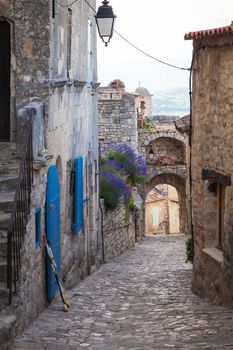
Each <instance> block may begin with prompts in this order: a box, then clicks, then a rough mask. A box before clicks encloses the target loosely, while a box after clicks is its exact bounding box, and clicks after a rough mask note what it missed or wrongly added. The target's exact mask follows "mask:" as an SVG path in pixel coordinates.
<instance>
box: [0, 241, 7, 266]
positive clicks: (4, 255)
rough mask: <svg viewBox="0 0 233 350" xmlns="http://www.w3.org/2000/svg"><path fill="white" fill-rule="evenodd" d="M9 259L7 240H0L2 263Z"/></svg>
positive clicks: (0, 258)
mask: <svg viewBox="0 0 233 350" xmlns="http://www.w3.org/2000/svg"><path fill="white" fill-rule="evenodd" d="M6 259H7V238H0V262H1V261H6Z"/></svg>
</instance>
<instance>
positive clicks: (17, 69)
mask: <svg viewBox="0 0 233 350" xmlns="http://www.w3.org/2000/svg"><path fill="white" fill-rule="evenodd" d="M49 7H50V2H49V0H44V1H29V0H28V1H27V0H25V1H9V0H1V2H0V17H1V18H2V19H4V20H6V21H8V22H9V23H10V26H11V77H10V79H11V101H10V105H11V106H10V109H11V140H15V137H16V127H17V123H16V114H15V111H16V110H18V109H19V108H20V107H22V106H24V105H25V104H26V103H28V102H29V101H30V100H31V98H33V97H35V96H36V97H38V98H40V99H41V100H43V102H44V104H45V106H47V102H48V96H49V95H48V91H49V85H48V82H49V66H48V61H49V55H50V50H49V45H48V42H49V13H50V11H49ZM35 18H36V20H35Z"/></svg>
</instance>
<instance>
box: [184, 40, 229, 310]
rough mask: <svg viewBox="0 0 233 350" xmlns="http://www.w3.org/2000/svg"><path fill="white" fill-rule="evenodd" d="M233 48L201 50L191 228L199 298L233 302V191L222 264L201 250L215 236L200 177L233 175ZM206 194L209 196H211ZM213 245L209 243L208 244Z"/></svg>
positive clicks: (195, 78)
mask: <svg viewBox="0 0 233 350" xmlns="http://www.w3.org/2000/svg"><path fill="white" fill-rule="evenodd" d="M224 43H232V35H229V36H227V35H226V36H221V37H220V38H208V39H202V40H195V41H194V46H195V47H197V46H198V45H203V44H204V45H215V44H217V45H223V44H224ZM232 54H233V48H232V47H229V48H226V47H225V48H221V49H219V48H215V49H213V48H206V49H204V50H201V51H199V53H198V55H197V58H196V60H195V68H198V70H197V71H196V72H194V75H193V137H192V150H191V151H192V177H193V191H192V197H193V225H194V235H195V260H194V279H193V288H194V290H195V291H196V292H198V293H199V294H200V295H203V296H209V297H210V298H212V299H214V300H218V301H220V302H222V301H223V302H228V303H230V304H232V302H233V300H232V295H233V283H232V280H233V279H232V268H231V266H232V264H233V254H232V247H233V237H232V224H233V217H232V211H233V204H232V198H233V191H232V186H230V187H227V188H226V195H225V216H224V231H225V242H224V263H223V266H222V265H221V264H220V263H218V262H217V261H216V260H214V259H212V258H211V257H209V256H208V255H206V254H205V253H204V252H203V250H202V249H203V248H204V247H205V246H206V245H207V244H208V243H207V241H206V240H207V237H205V234H206V232H208V231H209V234H210V232H213V216H212V218H211V215H210V214H211V211H212V205H211V198H209V201H208V205H207V200H206V195H207V193H206V184H205V182H204V181H203V180H202V178H201V173H202V168H208V169H213V170H214V169H215V170H217V171H218V172H220V173H222V174H223V175H232V172H233V166H232V128H233V121H232V113H233V104H232V100H233V79H232V76H233V66H232ZM209 196H210V195H209ZM210 243H211V242H210Z"/></svg>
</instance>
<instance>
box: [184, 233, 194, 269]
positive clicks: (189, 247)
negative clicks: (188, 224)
mask: <svg viewBox="0 0 233 350" xmlns="http://www.w3.org/2000/svg"><path fill="white" fill-rule="evenodd" d="M185 253H186V260H185V262H186V263H188V262H190V263H192V262H193V239H192V237H189V238H187V239H186V241H185Z"/></svg>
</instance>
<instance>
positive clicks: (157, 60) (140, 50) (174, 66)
mask: <svg viewBox="0 0 233 350" xmlns="http://www.w3.org/2000/svg"><path fill="white" fill-rule="evenodd" d="M84 1H85V2H86V4H87V5H88V6H89V7H90V8H91V9H92V11H93V12H94V13H95V14H96V11H95V9H94V8H93V7H92V6H91V5H90V4H89V2H88V1H87V0H84ZM114 32H115V33H116V34H117V35H118V36H119V37H120V38H121V39H123V40H124V41H125V42H126V43H127V44H129V45H131V46H132V47H134V48H135V49H136V50H137V51H139V52H141V53H142V54H143V55H145V56H147V57H149V58H151V59H152V60H154V61H156V62H158V63H161V64H165V65H166V66H169V67H172V68H176V69H180V70H186V71H190V69H191V68H183V67H179V66H176V65H174V64H170V63H168V62H165V61H162V60H160V59H158V58H156V57H154V56H152V55H150V54H149V53H147V52H145V51H144V50H142V49H140V48H139V47H137V46H136V45H134V44H133V43H131V42H130V41H129V40H128V39H126V38H125V37H124V36H123V35H121V34H120V33H119V32H118V31H117V30H116V29H114Z"/></svg>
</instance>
